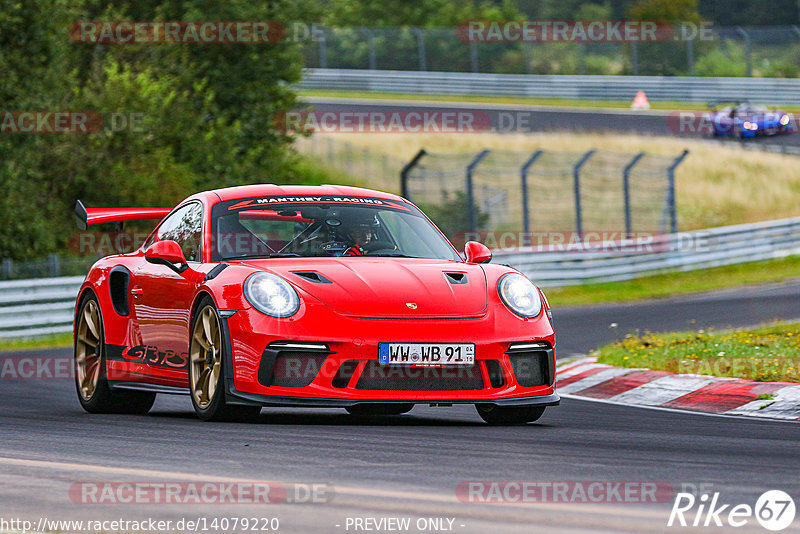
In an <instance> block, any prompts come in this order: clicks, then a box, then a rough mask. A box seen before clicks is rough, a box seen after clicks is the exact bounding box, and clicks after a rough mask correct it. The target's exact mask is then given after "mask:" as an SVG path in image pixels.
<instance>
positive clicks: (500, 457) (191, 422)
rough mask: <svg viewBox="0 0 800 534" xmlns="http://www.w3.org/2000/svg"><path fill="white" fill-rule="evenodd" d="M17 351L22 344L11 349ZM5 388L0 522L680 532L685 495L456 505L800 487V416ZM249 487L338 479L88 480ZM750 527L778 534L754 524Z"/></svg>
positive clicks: (629, 323)
mask: <svg viewBox="0 0 800 534" xmlns="http://www.w3.org/2000/svg"><path fill="white" fill-rule="evenodd" d="M799 303H800V283H794V284H790V285H788V286H761V287H757V288H749V289H747V290H745V291H726V292H721V293H714V294H707V295H702V296H693V297H689V298H681V299H677V298H676V299H670V300H665V301H659V302H651V303H645V304H635V305H625V306H602V307H596V308H591V309H589V308H587V309H566V308H565V309H556V310H555V318H556V321H557V323H556V331H557V332H558V335H559V338H558V342H559V346H560V350H561V354H562V355H564V354H568V353H575V352H582V351H586V350H588V349H590V348H592V347H593V346H595V345H597V344H598V343H602V342H604V341H606V340H608V339H613V337H614V336H615V335H621V334H624V333H625V332H627V331H632V330H635V329H650V330H653V331H658V330H671V329H675V328H708V327H718V328H722V327H725V326H729V325H747V324H755V323H759V322H761V321H764V320H768V319H772V318H784V319H790V318H797V317H800V304H799ZM612 322H616V323H618V325H619V328H618V329H617V332H618V333H617V334H615V333H614V331H611V330H610V329H609V328H608V325H609V324H610V323H612ZM70 352H71V351H68V350H51V351H40V352H39V353H38V354H39V355H42V356H52V357H59V356H60V357H64V356H69V355H70ZM14 355H20V354H11V353H7V354H3V355H2V356H4V357H5V356H14ZM0 388H1V389H0V391H1V392H2V411H1V412H0V436H2V450H1V451H0V502H2V503H3V506H2V508H3V511H2V517H3V518H9V517H18V518H23V519H28V520H31V521H33V522H34V525H37V524H38V521H39V520H40V518H47V520H48V521H50V520H68V519H72V520H84V521H86V520H100V519H124V520H128V521H131V520H144V519H148V518H154V519H162V520H172V521H173V522H175V521H178V520H180V519H182V518H185V519H190V520H197V519H198V518H206V521H211V520H212V519H213V518H215V517H216V518H223V517H227V518H231V517H258V518H278V519H279V521H280V528H279V529H278V532H288V533H294V532H303V533H337V532H356V531H366V530H364V529H361V530H356V528H355V526H354V525H355V524H356V523H355V522H354V521H355V519H356V518H376V519H380V518H411V521H412V522H411V525H412V528H410V530H406V531H408V532H420V531H424V532H431V531H433V532H446V531H453V532H464V533H480V534H484V533H492V534H495V533H506V532H537V531H539V530H541V529H542V528H543V527H544V528H547V529H548V531H552V532H660V531H665V532H666V531H670V532H675V531H685V530H690V529H682V528H676V527H673V528H668V527H667V520H668V518H669V514H670V510H671V507H672V496H671V494H670V496H668V498H667V499H660V500H661V501H663V502H658V503H656V504H632V503H627V502H626V503H619V502H614V503H572V504H564V503H560V502H556V503H554V502H547V503H532V504H530V503H529V504H519V503H509V504H479V503H466V502H461V501H459V499H458V498H457V494H456V488H457V487H458V486H459V484H460V483H462V482H465V481H513V480H516V481H538V482H554V481H585V482H586V483H588V482H589V481H598V480H599V481H632V482H658V481H660V482H665V483H668V484H670V485H672V487H673V488H674V491H681V489H682V488H685V489H687V490H691V489H692V488H700V487H702V488H704V491H705V492H707V493H713V492H719V493H720V496H719V499H720V502H722V503H731V504H739V503H746V504H749V505H751V506H753V505H754V504H755V502H756V499H757V498H758V496H759V495H760V494H762V493H763V492H764V491H766V490H770V489H781V490H783V491H786V492H788V493H789V494H790V495H792V496H793V497H794V498H795V500H797V499H798V497H800V477H798V471H799V470H800V459H799V457H798V441H800V425H798V424H796V423H792V422H777V421H776V422H773V421H761V420H748V419H740V418H731V417H715V416H706V415H697V414H690V413H678V412H671V411H661V410H649V409H643V408H628V407H623V406H616V405H608V404H602V403H594V402H587V401H580V400H574V399H565V400H564V401H563V403H562V405H561V406H560V407H557V408H551V409H549V410H548V412H547V413H546V414H545V415H544V417H543V418H542V419H541V420H540V421H539V422H538V423H536V424H532V425H528V426H524V427H489V426H486V425H484V424H483V423H482V422H480V420H479V418H478V416H477V414H475V412H474V409H473V408H472V407H471V406H461V407H452V408H430V407H427V406H417V407H416V408H415V409H414V410H413V411H412V412H411V413H410V414H408V415H405V416H398V417H369V418H355V417H352V416H349V415H347V414H346V413H345V412H344V411H343V410H316V411H314V410H290V409H265V410H263V411H262V414H261V418H260V422H259V424H233V423H225V424H210V423H201V422H200V421H198V420H196V419H195V416H194V413H193V412H192V409H191V405H190V402H189V400H188V398H183V397H167V396H161V397H159V399H158V401H157V402H156V405H155V407H154V408H153V410H152V411H151V413H150V414H149V415H147V416H116V415H114V416H112V415H89V414H86V413H84V412H83V411H82V410H81V409H80V407H79V405H78V402H77V400H76V398H75V391H74V386H73V384H72V381H71V380H68V379H58V380H56V379H52V380H2V381H0ZM252 480H257V481H261V482H263V481H277V482H280V483H283V484H285V485H287V487H288V488H290V495H292V494H294V493H293V492H294V491H300V490H301V489H302V488H304V487H305V486H289V485H291V484H322V485H325V486H324V487H323V490H324V491H323V492H318V493H317V501H318V502H315V503H292V504H287V503H282V504H262V505H258V506H255V505H250V504H214V505H197V504H164V503H139V504H121V503H118V504H85V503H84V502H83V501H84V498H83V497H81V495H82V494H81V489H85V488H86V487H91V486H89V485H87V484H84V485H80V484H82V483H90V484H98V483H99V482H109V481H113V482H127V483H133V482H146V483H164V482H176V481H179V482H184V483H186V482H195V483H200V482H211V483H214V482H222V481H225V482H237V481H252ZM76 484H79V485H78V486H76ZM701 485H704V486H701ZM76 488H77V489H76ZM297 488H300V489H297ZM70 490H72V492H71V491H70ZM300 500H302V499H300ZM687 517H688V518H691V517H693V516H692V515H688V516H687ZM348 518H349V519H348ZM420 518H422V519H423V520H424V519H427V518H449V519H452V520H453V523H452V527H450V530H446V529H441V528H440V529H432V528H427V529H424V530H421V529H417V526H416V522H417V521H418V520H420ZM348 521H349V523H348ZM45 524H46V523H45ZM174 524H175V523H173V525H174ZM337 525H338V526H337ZM348 525H349V527H348ZM425 525H427V526H428V527H430V525H431V524H430V523H425ZM425 525H423V526H425ZM444 525H449V523H448V522H447V521H445V522H444ZM798 525H800V523H799V522H797V521H796V522H795V523H794V525H793V527H798ZM172 529H173V530H175V527H174V526H173V527H172ZM0 530H3V529H2V528H0ZM65 530H68V529H65ZM75 530H77V527H75ZM232 530H233V529H232V528H230V527H229V528H227V529H217V530H215V529H211V528H209V529H208V530H206V531H207V532H223V531H232ZM705 530H708V529H705ZM712 530H713V528H712ZM790 530H791V529H789V530H786V531H785V532H789V531H790ZM389 531H390V530H373V532H389ZM716 531H718V532H722V531H726V529H719V528H717V529H716ZM736 531H738V532H765V531H764V530H763V529H761V527H760V526H759V525H758V523H756V521H755V520H754V519H752V518H751V519H750V521H749V523H748V525H747V526H746V527H745V528H742V529H736ZM795 531H796V530H795Z"/></svg>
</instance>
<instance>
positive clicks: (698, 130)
mask: <svg viewBox="0 0 800 534" xmlns="http://www.w3.org/2000/svg"><path fill="white" fill-rule="evenodd" d="M667 128H669V130H670V132H672V133H674V134H677V135H687V134H708V135H711V134H717V135H734V134H739V133H741V132H743V131H745V130H751V131H756V130H757V131H761V132H770V133H772V132H778V131H781V130H785V131H792V132H797V131H800V118H798V117H796V116H794V115H792V114H790V113H784V112H781V111H764V112H759V113H758V114H753V115H752V116H737V115H734V116H731V115H730V114H728V113H722V112H714V111H673V112H671V113H670V114H669V115H667Z"/></svg>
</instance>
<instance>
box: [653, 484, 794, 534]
mask: <svg viewBox="0 0 800 534" xmlns="http://www.w3.org/2000/svg"><path fill="white" fill-rule="evenodd" d="M795 512H796V510H795V504H794V500H793V499H792V497H791V496H789V494H788V493H786V492H784V491H781V490H770V491H766V492H764V493H762V494H761V496H760V497H759V498H758V499H757V500H756V503H755V506H750V505H749V504H744V503H742V504H736V505H733V504H728V503H723V502H722V501H721V500H720V494H719V492H714V494H713V495H710V496H709V494H708V493H703V494H702V495H700V497H695V495H694V494H692V493H678V494H677V495H676V496H675V503H674V504H673V505H672V512H671V513H670V514H669V521H667V526H668V527H672V526H680V527H687V526H691V527H723V526H724V527H733V528H740V527H743V526H745V525H747V524H750V523H751V521H752V520H753V519H755V520H756V521H758V523H759V524H760V525H761V526H762V527H764V528H765V529H767V530H771V531H773V532H777V531H780V530H784V529H785V528H787V527H789V525H791V524H792V521H794V516H795ZM692 514H693V515H694V518H693V519H692V518H691V517H690V518H687V515H689V516H690V515H692Z"/></svg>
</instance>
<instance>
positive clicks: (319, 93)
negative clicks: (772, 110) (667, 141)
mask: <svg viewBox="0 0 800 534" xmlns="http://www.w3.org/2000/svg"><path fill="white" fill-rule="evenodd" d="M299 95H300V97H304V96H316V97H337V98H372V99H384V100H435V101H442V102H480V103H487V104H512V105H520V106H552V107H567V108H595V109H597V108H606V109H630V107H631V101H633V95H631V99H630V100H624V101H623V100H571V99H568V98H542V97H539V98H534V97H522V96H519V97H515V96H490V95H485V96H484V95H417V94H404V93H380V92H372V91H337V90H328V89H305V90H301V91H299ZM770 107H777V108H779V109H780V110H781V111H787V112H789V113H798V112H800V106H792V105H784V104H778V103H775V104H772V105H771V106H770ZM650 109H653V110H661V111H673V110H682V111H704V110H707V109H708V105H707V104H706V103H705V102H700V103H698V102H676V101H664V102H653V101H650Z"/></svg>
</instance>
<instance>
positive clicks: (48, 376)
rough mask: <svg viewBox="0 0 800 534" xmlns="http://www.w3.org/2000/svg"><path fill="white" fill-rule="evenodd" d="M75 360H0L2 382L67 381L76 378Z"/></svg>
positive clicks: (7, 358) (5, 358)
mask: <svg viewBox="0 0 800 534" xmlns="http://www.w3.org/2000/svg"><path fill="white" fill-rule="evenodd" d="M74 376H75V375H74V367H73V359H72V358H71V357H65V356H59V357H55V358H49V357H47V356H6V357H2V358H0V380H65V379H72V378H73V377H74Z"/></svg>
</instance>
